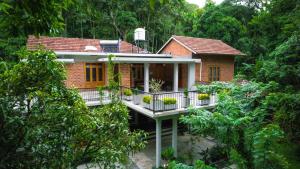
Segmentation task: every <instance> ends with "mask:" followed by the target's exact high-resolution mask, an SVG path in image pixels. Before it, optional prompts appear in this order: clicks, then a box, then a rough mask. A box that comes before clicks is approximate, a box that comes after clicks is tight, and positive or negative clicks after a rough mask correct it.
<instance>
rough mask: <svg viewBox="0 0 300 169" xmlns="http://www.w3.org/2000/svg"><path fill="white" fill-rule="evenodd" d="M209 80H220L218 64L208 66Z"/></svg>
mask: <svg viewBox="0 0 300 169" xmlns="http://www.w3.org/2000/svg"><path fill="white" fill-rule="evenodd" d="M208 77H209V81H210V82H212V81H219V80H220V67H218V66H211V67H209V74H208Z"/></svg>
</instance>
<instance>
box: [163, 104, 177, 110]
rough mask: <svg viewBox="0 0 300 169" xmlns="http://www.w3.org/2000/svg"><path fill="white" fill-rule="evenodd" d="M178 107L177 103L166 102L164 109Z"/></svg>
mask: <svg viewBox="0 0 300 169" xmlns="http://www.w3.org/2000/svg"><path fill="white" fill-rule="evenodd" d="M176 108H177V104H164V110H175V109H176Z"/></svg>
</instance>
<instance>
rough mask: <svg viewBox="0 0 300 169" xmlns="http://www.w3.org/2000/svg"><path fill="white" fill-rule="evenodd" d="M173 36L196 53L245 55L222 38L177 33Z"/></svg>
mask: <svg viewBox="0 0 300 169" xmlns="http://www.w3.org/2000/svg"><path fill="white" fill-rule="evenodd" d="M172 37H173V38H174V39H175V40H177V41H179V42H181V43H182V44H184V45H185V46H186V47H188V48H189V49H190V50H192V51H193V52H194V53H196V54H220V55H244V54H243V53H242V52H240V51H239V50H237V49H235V48H233V47H231V46H229V45H227V44H226V43H224V42H222V41H221V40H216V39H205V38H194V37H187V36H176V35H173V36H172Z"/></svg>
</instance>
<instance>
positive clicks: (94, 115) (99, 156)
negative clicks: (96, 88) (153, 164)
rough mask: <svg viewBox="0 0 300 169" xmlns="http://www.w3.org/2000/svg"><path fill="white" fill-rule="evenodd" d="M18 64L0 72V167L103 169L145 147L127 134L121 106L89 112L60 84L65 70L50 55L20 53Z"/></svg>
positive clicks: (135, 134) (134, 134)
mask: <svg viewBox="0 0 300 169" xmlns="http://www.w3.org/2000/svg"><path fill="white" fill-rule="evenodd" d="M19 54H20V58H22V61H20V62H19V63H17V64H16V65H15V66H13V67H12V68H7V69H5V70H4V71H2V72H1V74H0V79H1V80H0V86H1V89H0V96H1V97H0V109H1V111H0V124H1V125H0V133H1V135H0V143H1V144H0V145H1V147H0V149H1V152H0V168H76V167H77V166H78V165H80V164H83V163H87V162H91V163H95V164H99V165H101V166H103V167H105V168H113V167H115V165H116V164H125V163H126V162H127V158H128V153H129V152H134V151H137V150H140V149H141V148H143V147H144V145H145V141H143V138H144V133H143V132H130V130H129V127H128V126H129V125H128V118H129V117H128V109H127V108H126V106H124V105H123V104H120V102H114V103H113V104H108V105H106V106H103V107H101V108H96V109H93V110H90V109H88V108H87V107H86V105H85V103H84V101H83V100H82V98H81V97H80V95H79V94H78V92H77V91H76V90H73V89H67V88H66V87H65V84H64V80H65V79H66V76H65V68H64V66H63V64H62V63H61V62H57V61H55V59H56V56H55V54H54V53H53V52H49V51H45V50H37V51H22V52H20V53H19Z"/></svg>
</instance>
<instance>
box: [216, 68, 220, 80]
mask: <svg viewBox="0 0 300 169" xmlns="http://www.w3.org/2000/svg"><path fill="white" fill-rule="evenodd" d="M217 81H220V67H217Z"/></svg>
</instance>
